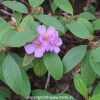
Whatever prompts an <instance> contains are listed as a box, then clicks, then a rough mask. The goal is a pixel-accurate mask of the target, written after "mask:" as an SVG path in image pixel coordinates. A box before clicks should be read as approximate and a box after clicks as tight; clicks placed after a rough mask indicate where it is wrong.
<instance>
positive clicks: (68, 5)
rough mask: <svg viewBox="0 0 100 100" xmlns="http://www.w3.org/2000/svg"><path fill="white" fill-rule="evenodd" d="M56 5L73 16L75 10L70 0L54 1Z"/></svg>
mask: <svg viewBox="0 0 100 100" xmlns="http://www.w3.org/2000/svg"><path fill="white" fill-rule="evenodd" d="M54 3H55V4H56V5H57V6H58V7H59V8H60V9H62V10H63V11H65V12H66V13H69V14H73V8H72V5H71V3H70V2H69V0H54Z"/></svg>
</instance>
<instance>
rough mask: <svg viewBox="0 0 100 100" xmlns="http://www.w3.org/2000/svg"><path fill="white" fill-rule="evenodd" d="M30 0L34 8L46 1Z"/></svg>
mask: <svg viewBox="0 0 100 100" xmlns="http://www.w3.org/2000/svg"><path fill="white" fill-rule="evenodd" d="M28 1H29V3H30V5H31V6H32V7H33V8H36V7H38V6H40V5H41V4H42V3H43V2H44V0H28Z"/></svg>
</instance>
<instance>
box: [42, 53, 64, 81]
mask: <svg viewBox="0 0 100 100" xmlns="http://www.w3.org/2000/svg"><path fill="white" fill-rule="evenodd" d="M43 59H44V64H45V66H46V68H47V70H48V72H49V73H50V74H51V76H52V77H53V78H54V79H56V80H59V79H61V78H62V76H63V64H62V62H61V60H60V58H59V56H58V55H57V54H55V53H45V55H44V57H43Z"/></svg>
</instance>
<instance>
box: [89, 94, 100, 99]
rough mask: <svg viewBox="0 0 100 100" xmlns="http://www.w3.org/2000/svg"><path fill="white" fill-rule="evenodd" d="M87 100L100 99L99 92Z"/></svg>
mask: <svg viewBox="0 0 100 100" xmlns="http://www.w3.org/2000/svg"><path fill="white" fill-rule="evenodd" d="M89 100H100V94H97V95H93V96H92V97H91V98H90V99H89Z"/></svg>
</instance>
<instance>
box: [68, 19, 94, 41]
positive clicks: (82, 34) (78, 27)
mask: <svg viewBox="0 0 100 100" xmlns="http://www.w3.org/2000/svg"><path fill="white" fill-rule="evenodd" d="M66 26H67V28H68V29H69V30H70V31H71V32H72V33H73V34H74V35H75V36H77V37H79V38H82V39H90V38H92V37H93V36H92V35H91V34H90V32H89V30H88V29H87V28H86V27H85V26H84V24H80V23H79V22H77V21H72V22H70V23H67V24H66Z"/></svg>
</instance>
